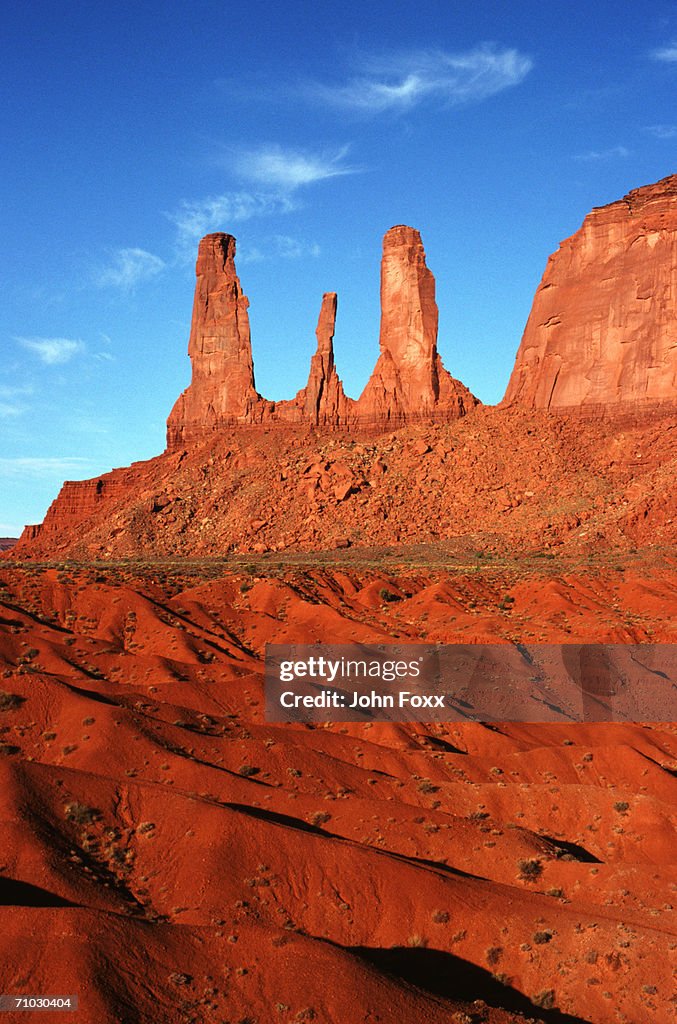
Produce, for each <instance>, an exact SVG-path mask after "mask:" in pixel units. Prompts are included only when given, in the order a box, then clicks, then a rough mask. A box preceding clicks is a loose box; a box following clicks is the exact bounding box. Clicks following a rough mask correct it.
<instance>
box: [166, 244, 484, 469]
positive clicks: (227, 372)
mask: <svg viewBox="0 0 677 1024" xmlns="http://www.w3.org/2000/svg"><path fill="white" fill-rule="evenodd" d="M234 257H235V239H234V238H233V237H232V236H231V235H224V234H215V235H207V236H206V237H205V238H203V239H202V241H201V242H200V246H199V250H198V259H197V267H196V272H197V283H196V286H195V300H194V304H193V320H192V324H191V332H190V341H189V344H188V353H189V355H190V360H191V365H192V381H191V383H190V385H189V387H188V388H186V390H185V391H184V392H183V394H182V395H181V396H180V398H179V399H178V401H177V402H176V404H175V406H174V408H173V409H172V411H171V414H170V416H169V419H168V421H167V447H168V449H169V450H173V449H177V448H180V447H184V446H190V445H191V444H193V443H196V442H200V441H201V440H203V439H204V438H206V437H209V436H211V435H213V434H214V433H215V432H219V431H222V430H223V429H225V428H227V427H232V426H237V425H253V424H270V423H275V422H280V423H292V424H305V425H308V426H312V427H327V428H331V427H333V428H337V427H346V426H360V425H365V426H369V427H376V428H378V427H380V426H383V427H384V429H387V428H388V427H389V426H392V425H393V424H396V425H397V424H400V425H401V424H403V423H406V422H410V421H420V420H426V419H438V418H440V419H455V418H457V417H459V416H463V415H464V414H465V413H466V412H468V411H469V410H470V409H472V408H473V407H474V406H476V405H477V404H478V402H477V399H476V398H474V396H473V395H471V393H470V392H469V391H468V389H467V388H466V387H464V386H463V385H462V384H460V383H459V382H458V381H456V380H454V378H453V377H451V376H450V374H448V373H447V371H446V370H445V369H444V367H443V366H442V361H441V359H440V357H439V355H438V352H437V305H436V303H435V279H434V277H433V275H432V273H431V272H430V270H428V268H427V266H426V263H425V253H424V251H423V245H422V244H421V237H420V235H419V233H418V231H415V230H414V229H413V228H409V227H403V226H399V227H395V228H392V229H391V230H390V231H389V232H388V233H387V234H386V236H385V239H384V243H383V262H382V267H381V308H382V314H381V334H380V355H379V359H378V362H377V364H376V368H375V369H374V372H373V374H372V376H371V378H370V380H369V382H368V384H367V386H366V388H365V390H364V392H363V393H362V396H361V397H360V398H359V400H357V401H355V400H353V399H351V398H348V397H347V396H346V394H345V393H344V390H343V385H342V383H341V380H340V378H339V376H338V373H337V371H336V366H335V363H334V349H333V337H334V329H335V324H336V308H337V298H336V294H335V293H334V292H328V293H327V294H325V295H324V296H323V299H322V307H321V310H320V317H319V321H318V325H317V332H316V333H317V350H316V352H315V355H314V356H313V357H312V360H311V364H310V373H309V377H308V383H307V385H306V387H305V388H302V389H301V391H299V392H298V394H297V395H296V396H295V398H293V399H292V400H290V401H282V402H269V401H267V400H266V399H264V398H262V397H261V395H259V394H258V393H257V391H256V387H255V384H254V366H253V360H252V348H251V338H250V332H249V317H248V314H247V308H248V305H249V304H248V301H247V298H246V297H245V296H244V294H243V293H242V288H241V286H240V282H239V279H238V277H237V274H236V271H235V262H234Z"/></svg>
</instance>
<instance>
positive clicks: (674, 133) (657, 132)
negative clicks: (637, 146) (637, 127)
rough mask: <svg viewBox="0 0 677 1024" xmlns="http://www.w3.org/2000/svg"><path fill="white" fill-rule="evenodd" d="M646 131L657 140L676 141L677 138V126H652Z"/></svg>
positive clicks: (647, 127) (648, 126)
mask: <svg viewBox="0 0 677 1024" xmlns="http://www.w3.org/2000/svg"><path fill="white" fill-rule="evenodd" d="M644 131H645V132H648V133H649V135H653V137H654V138H655V139H674V138H675V137H677V124H650V125H647V126H646V128H645V129H644Z"/></svg>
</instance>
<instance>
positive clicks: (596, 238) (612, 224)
mask: <svg viewBox="0 0 677 1024" xmlns="http://www.w3.org/2000/svg"><path fill="white" fill-rule="evenodd" d="M676 395H677V175H675V174H673V175H670V176H669V177H667V178H663V179H662V180H661V181H659V182H656V184H654V185H646V186H644V187H643V188H638V189H634V190H633V191H632V192H629V193H628V195H626V196H625V197H624V198H623V199H620V200H618V201H617V202H614V203H610V204H609V205H608V206H602V207H599V208H597V209H594V210H593V211H592V213H590V214H589V215H588V216H587V217H586V218H585V220H584V221H583V224H582V226H581V228H580V229H579V230H578V231H577V232H576V233H575V234H574V235H572V236H571V238H567V239H566V240H565V241H564V242H562V244H561V245H560V247H559V249H558V250H557V252H556V253H554V254H553V255H552V256H551V257H550V259H549V260H548V265H547V267H546V270H545V273H544V275H543V279H542V281H541V283H540V286H539V288H538V291H537V292H536V297H535V299H534V304H533V307H532V310H531V315H530V316H529V320H528V322H527V326H526V329H525V331H524V336H523V338H522V343H521V345H520V347H519V351H518V353H517V359H516V361H515V367H514V370H513V372H512V376H511V378H510V383H509V384H508V389H507V391H506V395H505V402H507V403H518V404H520V405H522V406H524V407H527V408H534V409H552V410H555V409H560V410H564V409H583V410H584V409H585V408H586V407H593V408H599V407H602V408H605V409H608V408H610V407H615V406H623V405H626V406H627V405H628V404H637V403H648V402H653V403H656V402H658V403H663V402H666V401H668V402H673V401H674V399H675V396H676Z"/></svg>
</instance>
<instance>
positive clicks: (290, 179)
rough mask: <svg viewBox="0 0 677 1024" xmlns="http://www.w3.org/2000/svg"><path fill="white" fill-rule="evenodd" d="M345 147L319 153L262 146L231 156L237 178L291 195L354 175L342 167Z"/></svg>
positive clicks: (352, 169)
mask: <svg viewBox="0 0 677 1024" xmlns="http://www.w3.org/2000/svg"><path fill="white" fill-rule="evenodd" d="M347 153H348V146H343V147H342V148H341V149H336V150H332V151H326V150H325V151H323V152H311V151H309V150H299V149H285V148H283V147H282V146H275V145H266V146H259V147H256V148H254V149H249V150H241V151H240V152H239V153H237V154H236V155H235V160H234V165H235V170H236V172H237V174H239V175H240V177H242V178H245V179H247V180H249V181H255V182H257V183H258V184H261V185H266V186H268V187H270V188H274V189H279V190H280V191H282V192H292V191H293V190H294V189H297V188H300V187H301V186H303V185H314V184H315V182H318V181H325V180H326V179H327V178H336V177H338V176H340V175H344V174H354V173H355V171H356V170H357V168H355V167H348V166H346V164H345V163H344V160H345V157H346V155H347Z"/></svg>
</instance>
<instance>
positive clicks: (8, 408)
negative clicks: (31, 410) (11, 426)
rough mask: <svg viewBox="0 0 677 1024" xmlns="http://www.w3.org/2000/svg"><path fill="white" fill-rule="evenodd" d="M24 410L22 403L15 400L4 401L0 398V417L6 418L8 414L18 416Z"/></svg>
mask: <svg viewBox="0 0 677 1024" xmlns="http://www.w3.org/2000/svg"><path fill="white" fill-rule="evenodd" d="M22 412H24V408H23V406H22V405H18V404H17V403H16V402H4V401H3V400H2V399H1V398H0V419H8V418H9V417H10V416H20V415H21V413H22Z"/></svg>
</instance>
